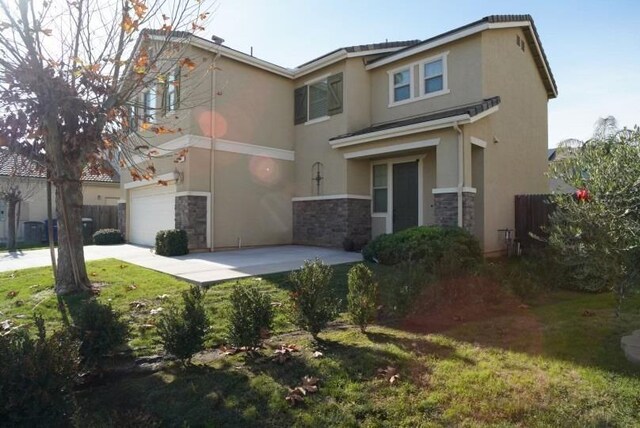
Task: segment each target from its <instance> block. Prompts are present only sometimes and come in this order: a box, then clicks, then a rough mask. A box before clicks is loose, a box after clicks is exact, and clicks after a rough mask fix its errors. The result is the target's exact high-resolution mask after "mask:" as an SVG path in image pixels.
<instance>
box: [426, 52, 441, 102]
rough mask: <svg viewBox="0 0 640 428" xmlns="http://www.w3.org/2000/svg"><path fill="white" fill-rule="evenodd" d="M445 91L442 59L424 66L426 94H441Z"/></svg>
mask: <svg viewBox="0 0 640 428" xmlns="http://www.w3.org/2000/svg"><path fill="white" fill-rule="evenodd" d="M443 89H444V71H443V65H442V58H441V59H438V60H436V61H431V62H427V63H425V64H424V94H425V95H426V94H431V93H434V92H439V91H442V90H443Z"/></svg>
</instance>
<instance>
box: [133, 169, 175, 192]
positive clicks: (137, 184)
mask: <svg viewBox="0 0 640 428" xmlns="http://www.w3.org/2000/svg"><path fill="white" fill-rule="evenodd" d="M176 178H178V174H176V173H175V172H168V173H166V174H162V175H158V176H156V177H153V179H152V180H142V181H132V182H129V183H125V184H124V188H125V189H127V190H130V189H135V188H137V187H145V186H153V185H157V186H159V184H158V180H163V181H174V180H175V179H176Z"/></svg>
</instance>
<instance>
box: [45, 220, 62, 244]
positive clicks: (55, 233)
mask: <svg viewBox="0 0 640 428" xmlns="http://www.w3.org/2000/svg"><path fill="white" fill-rule="evenodd" d="M51 224H52V225H53V243H54V244H57V243H58V220H56V219H55V218H54V219H53V221H52V222H51ZM42 242H44V243H47V244H48V243H49V221H48V220H45V221H44V230H43V231H42Z"/></svg>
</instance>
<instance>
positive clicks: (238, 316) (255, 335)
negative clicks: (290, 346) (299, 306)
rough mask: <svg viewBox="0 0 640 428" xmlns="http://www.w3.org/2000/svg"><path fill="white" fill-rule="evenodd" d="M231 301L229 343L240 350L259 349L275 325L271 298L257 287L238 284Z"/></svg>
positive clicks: (234, 288) (232, 293)
mask: <svg viewBox="0 0 640 428" xmlns="http://www.w3.org/2000/svg"><path fill="white" fill-rule="evenodd" d="M230 300H231V309H230V311H229V329H228V331H227V335H228V338H229V343H231V344H232V345H233V346H236V347H238V348H239V347H243V346H246V347H249V348H256V347H258V346H259V345H260V342H261V341H262V338H263V336H264V334H265V333H266V332H268V331H269V330H270V329H271V326H272V324H273V307H272V306H271V298H270V297H269V295H267V294H266V293H263V292H261V291H260V290H259V289H258V287H257V286H256V285H253V284H252V285H240V284H236V285H235V287H233V291H232V292H231V299H230Z"/></svg>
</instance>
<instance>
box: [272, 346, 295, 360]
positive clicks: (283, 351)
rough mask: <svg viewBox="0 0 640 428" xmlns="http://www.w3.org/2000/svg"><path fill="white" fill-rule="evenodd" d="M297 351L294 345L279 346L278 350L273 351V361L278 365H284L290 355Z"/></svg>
mask: <svg viewBox="0 0 640 428" xmlns="http://www.w3.org/2000/svg"><path fill="white" fill-rule="evenodd" d="M298 351H299V349H298V347H297V346H296V345H287V344H285V345H280V347H279V348H278V349H276V350H275V351H273V353H274V356H273V361H275V362H277V363H278V364H284V363H286V362H287V361H289V360H290V359H291V355H292V354H293V353H294V352H298Z"/></svg>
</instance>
